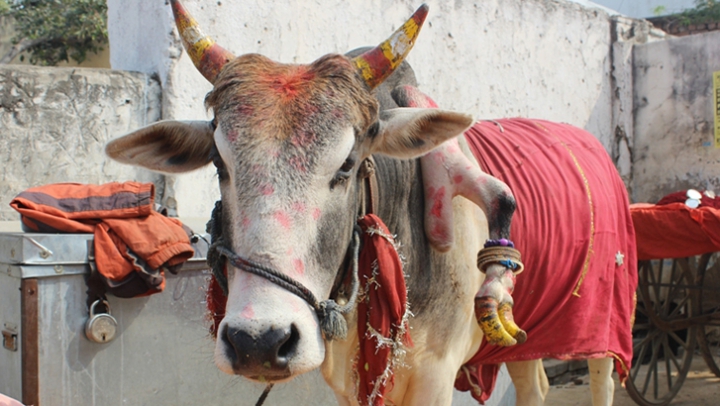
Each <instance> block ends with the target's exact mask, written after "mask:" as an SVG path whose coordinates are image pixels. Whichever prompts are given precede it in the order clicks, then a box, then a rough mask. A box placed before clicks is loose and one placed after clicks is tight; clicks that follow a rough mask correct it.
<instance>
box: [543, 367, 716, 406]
mask: <svg viewBox="0 0 720 406" xmlns="http://www.w3.org/2000/svg"><path fill="white" fill-rule="evenodd" d="M613 375H614V379H615V399H614V402H613V406H634V405H636V403H635V402H634V401H633V400H632V399H630V396H629V395H628V394H627V392H626V391H625V388H623V387H621V386H620V383H619V382H618V379H617V374H613ZM588 382H589V378H588V376H587V375H585V376H582V377H579V378H578V379H576V380H575V382H570V383H566V384H563V385H553V386H551V387H550V392H549V393H548V396H547V399H546V400H545V404H546V405H552V406H590V405H591V402H590V387H589V386H588ZM718 399H720V378H717V377H716V376H715V375H713V373H712V372H710V370H708V368H707V366H706V365H705V362H704V361H703V359H702V357H701V356H700V355H696V356H695V358H694V359H693V365H692V369H691V370H690V372H689V373H688V376H687V378H686V380H685V383H684V384H683V386H682V388H681V389H680V393H678V394H677V396H676V397H675V399H673V401H672V402H671V403H670V405H672V406H716V405H718V403H720V401H718Z"/></svg>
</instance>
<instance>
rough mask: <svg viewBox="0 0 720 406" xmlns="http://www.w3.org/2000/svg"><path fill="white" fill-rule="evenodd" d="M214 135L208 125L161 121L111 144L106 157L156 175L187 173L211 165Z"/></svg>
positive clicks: (106, 148) (203, 122) (205, 122)
mask: <svg viewBox="0 0 720 406" xmlns="http://www.w3.org/2000/svg"><path fill="white" fill-rule="evenodd" d="M213 132H214V131H213V127H212V124H211V123H210V122H207V121H170V120H168V121H159V122H157V123H154V124H151V125H149V126H147V127H144V128H141V129H139V130H137V131H135V132H132V133H130V134H128V135H125V136H123V137H120V138H118V139H116V140H113V141H110V143H108V144H107V146H106V147H105V153H106V154H107V155H108V156H109V157H110V158H112V159H114V160H116V161H118V162H122V163H124V164H130V165H136V166H142V167H144V168H147V169H150V170H153V171H158V172H168V173H179V172H188V171H192V170H194V169H197V168H200V167H203V166H205V165H207V164H208V163H209V162H210V161H211V158H210V151H211V150H212V148H213V145H214V141H213Z"/></svg>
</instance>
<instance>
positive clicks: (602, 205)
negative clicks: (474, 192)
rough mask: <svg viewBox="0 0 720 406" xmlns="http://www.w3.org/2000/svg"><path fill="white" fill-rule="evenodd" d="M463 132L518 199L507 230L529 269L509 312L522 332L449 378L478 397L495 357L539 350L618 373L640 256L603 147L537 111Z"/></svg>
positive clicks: (624, 368) (517, 357)
mask: <svg viewBox="0 0 720 406" xmlns="http://www.w3.org/2000/svg"><path fill="white" fill-rule="evenodd" d="M498 124H499V125H498ZM465 138H466V139H467V141H468V144H469V145H470V147H471V149H472V150H473V153H474V154H475V156H476V158H477V160H478V162H479V163H480V165H481V167H482V169H483V170H484V171H485V172H487V173H489V174H491V175H493V176H495V177H497V178H499V179H501V180H502V181H504V182H505V183H507V184H508V185H509V186H510V188H511V189H512V191H513V194H514V195H515V198H516V200H517V211H516V212H515V215H514V217H513V222H512V228H511V235H510V238H511V239H512V240H513V241H514V242H515V245H516V247H517V249H518V250H520V252H522V256H523V262H524V263H525V266H526V271H525V272H524V273H523V274H522V275H520V276H519V277H518V278H517V284H516V285H515V292H514V293H513V298H514V299H515V305H514V307H513V313H514V316H515V321H516V322H517V324H518V325H519V326H520V327H522V328H523V329H525V331H526V332H527V334H528V339H527V342H526V343H525V344H522V345H516V346H513V347H499V346H494V345H487V343H485V342H483V344H482V345H481V347H480V350H479V351H478V353H477V354H476V355H475V356H474V357H473V358H472V359H471V360H470V361H469V362H468V363H467V364H466V365H465V366H463V367H462V369H461V370H460V372H459V373H458V379H457V380H456V382H455V387H456V388H457V389H459V390H463V391H468V390H470V391H472V395H473V397H474V398H475V399H477V400H478V401H479V402H480V403H483V402H484V401H485V400H487V399H488V397H489V396H490V393H491V391H492V389H493V386H494V385H495V379H496V376H497V371H498V369H499V366H500V364H501V363H503V362H507V361H523V360H532V359H538V358H557V359H585V358H601V357H608V356H610V357H613V358H614V359H615V361H616V369H617V371H618V373H619V375H620V379H621V381H624V380H625V378H626V377H627V372H628V370H629V368H630V361H631V359H632V327H631V323H632V320H633V314H634V311H635V302H634V295H635V288H636V286H637V258H636V249H635V233H634V229H633V223H632V219H631V217H630V212H629V209H628V198H627V193H626V191H625V186H624V184H623V182H622V180H621V179H620V177H619V176H618V174H617V170H616V169H615V166H614V165H613V163H612V161H611V160H610V158H609V157H608V155H607V152H606V151H605V149H604V148H603V146H602V145H601V144H600V142H598V141H597V140H596V139H595V138H594V137H593V136H592V135H591V134H589V133H587V132H586V131H584V130H581V129H578V128H575V127H572V126H569V125H565V124H557V123H551V122H547V121H541V120H526V119H505V120H498V121H496V122H481V123H477V124H476V125H475V126H473V127H472V128H470V129H469V130H468V131H467V132H466V133H465Z"/></svg>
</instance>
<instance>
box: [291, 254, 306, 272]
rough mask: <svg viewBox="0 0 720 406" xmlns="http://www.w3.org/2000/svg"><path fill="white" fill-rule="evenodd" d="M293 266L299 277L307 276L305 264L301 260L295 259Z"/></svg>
mask: <svg viewBox="0 0 720 406" xmlns="http://www.w3.org/2000/svg"><path fill="white" fill-rule="evenodd" d="M293 266H294V267H295V273H296V274H297V275H300V276H302V275H304V274H305V263H304V262H303V260H302V259H300V258H295V259H293Z"/></svg>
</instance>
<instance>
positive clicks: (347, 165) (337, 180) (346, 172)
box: [330, 156, 355, 190]
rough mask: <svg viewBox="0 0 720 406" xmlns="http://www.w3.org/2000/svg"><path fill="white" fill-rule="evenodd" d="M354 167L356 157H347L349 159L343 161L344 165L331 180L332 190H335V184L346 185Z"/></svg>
mask: <svg viewBox="0 0 720 406" xmlns="http://www.w3.org/2000/svg"><path fill="white" fill-rule="evenodd" d="M354 167H355V157H353V156H349V157H347V159H346V160H345V162H343V164H342V166H341V167H340V169H339V170H338V171H337V173H336V174H335V176H334V177H333V179H332V180H331V181H330V190H333V189H334V188H335V186H338V185H344V184H345V182H347V180H348V179H350V175H351V174H352V170H353V168H354Z"/></svg>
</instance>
